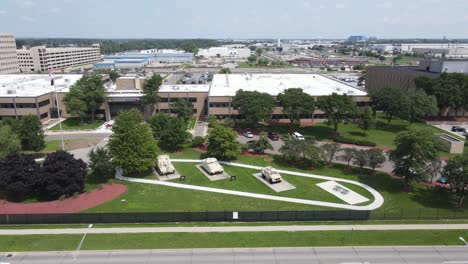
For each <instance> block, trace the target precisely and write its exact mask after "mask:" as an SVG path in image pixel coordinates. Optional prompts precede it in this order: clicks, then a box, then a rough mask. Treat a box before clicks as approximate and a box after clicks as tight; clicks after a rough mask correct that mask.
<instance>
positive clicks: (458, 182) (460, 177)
mask: <svg viewBox="0 0 468 264" xmlns="http://www.w3.org/2000/svg"><path fill="white" fill-rule="evenodd" d="M442 174H443V175H444V176H445V177H446V178H447V181H448V183H449V186H450V189H451V190H452V192H453V193H454V194H455V197H456V199H457V204H458V206H459V207H462V206H463V200H464V198H465V196H466V194H467V193H468V158H467V157H466V156H463V155H458V156H455V157H453V158H451V159H449V160H448V161H447V164H446V165H445V167H444V170H443V173H442Z"/></svg>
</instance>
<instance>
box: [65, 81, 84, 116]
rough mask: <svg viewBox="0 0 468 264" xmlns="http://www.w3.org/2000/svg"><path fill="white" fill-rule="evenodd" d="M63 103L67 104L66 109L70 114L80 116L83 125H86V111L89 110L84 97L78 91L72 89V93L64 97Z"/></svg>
mask: <svg viewBox="0 0 468 264" xmlns="http://www.w3.org/2000/svg"><path fill="white" fill-rule="evenodd" d="M63 103H64V104H65V109H66V110H67V112H68V113H69V114H71V115H75V116H78V117H79V118H80V120H81V123H84V117H85V116H86V111H87V110H88V109H87V107H86V103H85V99H84V96H83V94H82V93H81V92H80V91H79V90H78V89H74V88H72V89H70V91H69V92H68V93H66V94H65V96H64V97H63Z"/></svg>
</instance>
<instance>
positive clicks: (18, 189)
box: [0, 153, 40, 200]
mask: <svg viewBox="0 0 468 264" xmlns="http://www.w3.org/2000/svg"><path fill="white" fill-rule="evenodd" d="M39 170H40V166H39V165H38V164H37V163H36V161H35V160H34V157H33V156H32V155H27V154H18V153H11V154H9V155H7V156H6V157H5V158H4V159H2V160H0V192H1V193H2V194H5V195H6V197H8V198H10V199H13V200H21V199H23V198H25V197H27V196H29V195H31V194H33V193H34V187H35V183H36V178H37V177H38V175H39Z"/></svg>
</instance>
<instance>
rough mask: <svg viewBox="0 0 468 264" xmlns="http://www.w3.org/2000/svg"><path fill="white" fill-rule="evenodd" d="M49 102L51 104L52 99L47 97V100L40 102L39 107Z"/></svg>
mask: <svg viewBox="0 0 468 264" xmlns="http://www.w3.org/2000/svg"><path fill="white" fill-rule="evenodd" d="M49 104H50V100H49V99H47V100H44V101H42V102H39V107H43V106H47V105H49Z"/></svg>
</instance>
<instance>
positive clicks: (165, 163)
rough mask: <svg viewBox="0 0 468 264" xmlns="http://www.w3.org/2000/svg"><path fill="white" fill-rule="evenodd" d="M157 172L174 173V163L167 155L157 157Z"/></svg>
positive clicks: (163, 173) (162, 173)
mask: <svg viewBox="0 0 468 264" xmlns="http://www.w3.org/2000/svg"><path fill="white" fill-rule="evenodd" d="M157 169H158V172H159V173H160V174H161V175H167V174H172V173H175V168H174V165H172V162H171V160H170V159H169V156H168V155H161V156H159V157H158V168H157Z"/></svg>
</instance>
